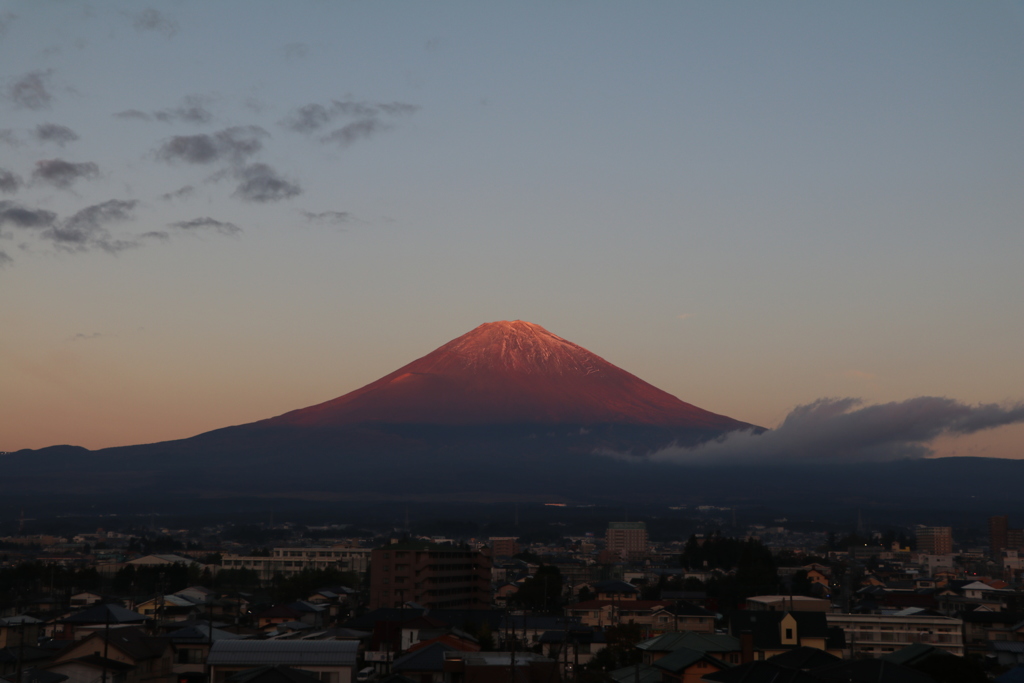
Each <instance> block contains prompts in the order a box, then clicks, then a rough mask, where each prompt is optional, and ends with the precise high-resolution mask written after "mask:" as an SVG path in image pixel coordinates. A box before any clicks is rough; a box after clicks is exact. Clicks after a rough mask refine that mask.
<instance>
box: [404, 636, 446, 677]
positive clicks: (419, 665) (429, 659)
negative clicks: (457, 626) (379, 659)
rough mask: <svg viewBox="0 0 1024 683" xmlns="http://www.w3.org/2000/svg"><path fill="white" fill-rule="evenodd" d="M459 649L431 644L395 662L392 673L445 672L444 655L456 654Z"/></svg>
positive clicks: (439, 643)
mask: <svg viewBox="0 0 1024 683" xmlns="http://www.w3.org/2000/svg"><path fill="white" fill-rule="evenodd" d="M456 651H458V649H457V648H454V647H452V646H451V645H447V644H445V643H441V642H437V643H431V644H430V645H427V646H426V647H423V648H420V649H418V650H414V651H412V652H410V653H408V654H405V655H403V656H401V657H399V658H398V659H396V660H395V661H394V663H393V664H392V665H391V670H392V671H397V672H399V673H401V672H403V671H444V653H445V652H456Z"/></svg>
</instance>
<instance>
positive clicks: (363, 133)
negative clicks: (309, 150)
mask: <svg viewBox="0 0 1024 683" xmlns="http://www.w3.org/2000/svg"><path fill="white" fill-rule="evenodd" d="M391 127H392V126H391V125H390V124H387V123H384V122H382V121H380V120H379V119H362V120H360V121H353V122H352V123H350V124H348V125H345V126H342V127H341V128H338V129H336V130H333V131H331V132H330V133H328V134H327V135H324V136H323V137H321V138H320V141H321V142H333V143H337V144H339V145H341V146H342V147H347V146H348V145H351V144H352V143H353V142H355V141H356V140H362V139H364V138H368V137H370V136H371V135H373V134H375V133H380V132H382V131H385V130H388V129H389V128H391Z"/></svg>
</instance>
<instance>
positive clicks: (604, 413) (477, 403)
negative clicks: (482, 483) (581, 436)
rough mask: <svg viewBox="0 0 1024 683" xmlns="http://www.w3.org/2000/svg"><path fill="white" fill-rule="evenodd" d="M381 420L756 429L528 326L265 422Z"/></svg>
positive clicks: (493, 330) (512, 327) (505, 328)
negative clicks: (678, 395) (685, 401)
mask: <svg viewBox="0 0 1024 683" xmlns="http://www.w3.org/2000/svg"><path fill="white" fill-rule="evenodd" d="M381 423H383V424H423V425H427V424H431V425H485V424H489V425H501V424H543V425H556V424H571V425H579V426H583V427H586V426H591V425H599V424H623V425H644V426H652V427H667V428H696V429H701V430H713V431H716V432H726V431H731V430H735V429H749V428H751V427H752V425H749V424H746V423H744V422H740V421H739V420H734V419H732V418H730V417H725V416H723V415H717V414H715V413H712V412H709V411H707V410H703V409H701V408H698V407H696V406H693V405H690V404H689V403H684V402H683V401H681V400H679V399H678V398H676V397H675V396H672V395H671V394H668V393H666V392H664V391H662V390H661V389H658V388H656V387H654V386H652V385H650V384H648V383H647V382H644V381H643V380H641V379H639V378H638V377H636V376H634V375H631V374H630V373H628V372H626V371H625V370H621V369H619V368H618V367H616V366H614V365H612V364H611V363H609V362H608V361H606V360H604V359H603V358H601V357H600V356H597V355H595V354H593V353H591V352H590V351H588V350H586V349H585V348H583V347H582V346H578V345H577V344H573V343H572V342H570V341H567V340H565V339H563V338H561V337H559V336H558V335H555V334H552V333H551V332H548V331H547V330H546V329H544V328H543V327H541V326H540V325H535V324H533V323H529V322H525V321H522V320H514V321H505V320H503V321H499V322H493V323H485V324H483V325H480V326H479V327H477V328H476V329H474V330H472V331H470V332H468V333H466V334H464V335H462V336H461V337H458V338H456V339H453V340H452V341H450V342H448V343H447V344H445V345H444V346H441V347H440V348H438V349H436V350H434V351H432V352H431V353H429V354H427V355H426V356H423V357H422V358H420V359H418V360H415V361H413V362H411V363H409V364H408V365H406V366H404V367H401V368H399V369H398V370H395V371H394V372H392V373H391V374H389V375H386V376H384V377H382V378H380V379H379V380H377V381H376V382H372V383H371V384H367V385H366V386H364V387H362V388H361V389H356V390H355V391H353V392H351V393H348V394H345V395H344V396H341V397H339V398H336V399H333V400H331V401H327V402H326V403H321V404H319V405H315V406H312V407H309V408H303V409H301V410H295V411H292V412H289V413H286V414H284V415H281V416H279V417H276V418H271V419H269V420H265V421H263V422H262V423H257V424H264V425H268V426H271V425H273V426H291V427H337V426H341V425H352V424H381Z"/></svg>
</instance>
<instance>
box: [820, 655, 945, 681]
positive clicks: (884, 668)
mask: <svg viewBox="0 0 1024 683" xmlns="http://www.w3.org/2000/svg"><path fill="white" fill-rule="evenodd" d="M814 674H815V675H816V676H820V677H821V678H822V679H823V680H826V681H836V682H837V683H838V682H842V683H935V682H934V680H933V679H932V677H931V676H928V675H927V674H923V673H921V672H920V671H916V670H914V669H910V668H908V667H905V666H900V665H899V664H893V663H892V662H887V661H885V660H884V659H853V660H850V661H847V662H838V663H836V664H829V665H828V666H823V667H820V668H818V669H815V670H814Z"/></svg>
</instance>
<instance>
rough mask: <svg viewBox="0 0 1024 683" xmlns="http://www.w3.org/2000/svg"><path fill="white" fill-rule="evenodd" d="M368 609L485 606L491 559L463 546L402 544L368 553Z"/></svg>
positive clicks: (411, 542) (488, 600)
mask: <svg viewBox="0 0 1024 683" xmlns="http://www.w3.org/2000/svg"><path fill="white" fill-rule="evenodd" d="M370 557H371V559H370V609H378V608H380V607H400V606H402V605H403V604H405V603H406V602H415V603H418V604H420V605H422V606H424V607H427V608H436V609H486V608H488V607H490V606H491V558H490V556H489V555H487V554H485V553H484V552H481V551H479V550H473V549H471V548H468V547H465V546H456V545H441V544H438V543H429V542H426V541H402V542H400V543H392V544H391V545H386V546H384V547H382V548H374V550H373V551H372V554H371V556H370Z"/></svg>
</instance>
